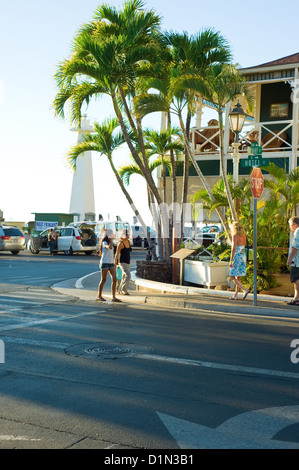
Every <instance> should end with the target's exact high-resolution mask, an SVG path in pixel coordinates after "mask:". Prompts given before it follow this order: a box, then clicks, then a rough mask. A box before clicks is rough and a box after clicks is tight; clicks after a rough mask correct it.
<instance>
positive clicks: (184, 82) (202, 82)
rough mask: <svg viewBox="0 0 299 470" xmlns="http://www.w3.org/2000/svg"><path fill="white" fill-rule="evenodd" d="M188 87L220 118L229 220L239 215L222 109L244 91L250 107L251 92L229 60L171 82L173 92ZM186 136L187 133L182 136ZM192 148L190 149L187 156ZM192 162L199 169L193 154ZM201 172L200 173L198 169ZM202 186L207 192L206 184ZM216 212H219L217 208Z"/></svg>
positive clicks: (223, 172)
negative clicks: (227, 162) (229, 176)
mask: <svg viewBox="0 0 299 470" xmlns="http://www.w3.org/2000/svg"><path fill="white" fill-rule="evenodd" d="M181 89H187V90H192V91H193V92H194V93H198V94H199V95H200V96H203V97H204V98H206V99H207V100H209V101H210V102H212V103H213V104H214V105H215V107H216V109H217V112H218V121H219V140H220V172H221V176H222V179H223V182H224V185H225V190H226V194H227V199H228V203H229V207H230V210H231V215H232V220H233V221H237V220H238V215H237V211H236V209H235V206H234V202H233V198H232V195H231V191H230V188H229V184H228V181H227V175H226V169H225V164H224V147H223V136H224V126H223V112H224V109H225V106H226V104H227V103H229V102H231V101H232V100H233V99H235V98H236V97H238V96H240V95H245V96H246V98H247V101H248V105H249V106H250V107H252V105H253V99H252V97H251V95H250V92H249V88H248V85H247V83H246V82H245V78H244V77H243V76H242V75H240V73H239V72H238V70H237V68H236V66H234V65H232V64H216V65H213V66H212V67H209V68H208V69H207V73H206V75H205V76H204V77H202V76H201V75H199V74H194V73H189V74H185V76H182V77H180V80H178V81H177V82H176V83H175V84H174V91H173V92H174V93H175V92H176V90H181ZM185 138H187V136H185ZM191 155H192V152H191V151H190V156H191ZM191 158H192V162H193V164H194V166H195V168H196V170H197V172H198V173H199V171H198V165H197V163H196V161H194V160H195V159H194V157H192V156H191ZM199 175H200V173H199ZM205 188H206V189H207V191H208V192H209V190H208V188H207V186H206V185H205ZM218 214H219V212H218Z"/></svg>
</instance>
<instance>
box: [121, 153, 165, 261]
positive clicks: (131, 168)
mask: <svg viewBox="0 0 299 470" xmlns="http://www.w3.org/2000/svg"><path fill="white" fill-rule="evenodd" d="M161 163H162V162H161V157H157V158H155V160H151V161H150V162H149V168H150V171H151V172H153V171H155V170H156V169H157V168H158V167H159V166H161ZM164 164H165V165H166V166H167V168H168V170H169V172H171V166H170V164H169V162H168V161H166V162H164ZM118 174H119V176H120V178H121V179H122V181H123V182H124V183H125V184H126V185H127V186H128V185H129V184H130V179H131V177H132V176H133V175H140V176H143V175H142V173H141V171H140V168H139V167H138V165H136V163H135V162H134V161H133V162H132V163H130V164H126V165H122V166H121V167H120V168H118ZM147 194H148V206H149V208H150V212H151V214H152V216H153V219H154V220H155V221H156V224H155V225H156V228H157V236H158V247H159V257H160V258H161V259H163V258H164V246H163V240H162V235H161V224H160V222H159V217H158V212H157V210H156V205H155V203H154V201H155V199H154V197H153V194H152V192H151V190H150V188H149V186H148V185H147ZM153 255H154V258H156V254H155V252H154V251H153Z"/></svg>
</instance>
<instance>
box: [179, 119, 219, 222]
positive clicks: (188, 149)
mask: <svg viewBox="0 0 299 470" xmlns="http://www.w3.org/2000/svg"><path fill="white" fill-rule="evenodd" d="M179 122H180V126H181V129H182V132H183V136H184V141H185V146H186V150H187V154H188V156H189V158H190V159H191V161H192V163H193V166H194V168H195V170H196V172H197V174H198V176H199V178H200V180H201V182H202V184H203V186H204V188H205V190H206V191H207V193H208V195H209V197H210V199H211V201H212V202H215V198H214V195H213V193H212V191H211V188H210V186H209V185H208V183H207V181H206V179H205V177H204V175H203V173H202V171H201V169H200V168H199V166H198V164H197V161H196V160H195V158H194V155H193V153H192V151H191V148H190V144H189V139H188V136H187V133H186V129H185V126H184V123H183V120H182V116H181V113H179ZM215 210H216V212H217V215H218V217H219V219H220V220H221V223H222V225H223V227H226V220H225V217H224V215H223V214H222V212H221V210H219V209H218V208H216V209H215Z"/></svg>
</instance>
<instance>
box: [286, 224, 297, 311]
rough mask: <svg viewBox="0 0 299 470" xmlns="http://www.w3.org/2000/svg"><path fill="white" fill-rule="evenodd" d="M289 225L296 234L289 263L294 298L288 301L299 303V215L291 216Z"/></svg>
mask: <svg viewBox="0 0 299 470" xmlns="http://www.w3.org/2000/svg"><path fill="white" fill-rule="evenodd" d="M289 226H290V230H292V231H293V232H294V236H293V238H292V240H291V242H290V249H289V257H288V260H287V265H288V266H290V280H291V282H293V283H294V298H293V299H292V300H291V301H290V302H287V303H288V305H299V217H291V218H290V220H289Z"/></svg>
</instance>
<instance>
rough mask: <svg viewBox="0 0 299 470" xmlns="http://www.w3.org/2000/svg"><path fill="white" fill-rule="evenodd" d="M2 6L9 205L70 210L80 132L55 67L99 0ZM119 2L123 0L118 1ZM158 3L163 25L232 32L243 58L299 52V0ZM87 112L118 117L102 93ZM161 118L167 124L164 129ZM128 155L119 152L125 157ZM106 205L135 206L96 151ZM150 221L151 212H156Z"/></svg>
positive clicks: (9, 214) (0, 96) (3, 158)
mask: <svg viewBox="0 0 299 470" xmlns="http://www.w3.org/2000/svg"><path fill="white" fill-rule="evenodd" d="M0 2H1V10H0V12H1V14H0V57H1V62H0V162H1V167H0V175H1V181H0V209H2V210H3V211H4V217H5V218H6V220H7V221H9V220H14V221H17V220H20V221H25V222H28V221H29V220H34V216H33V215H32V214H31V213H32V212H69V203H70V195H71V184H72V172H71V170H70V169H69V168H68V167H67V164H66V158H65V155H66V152H67V150H68V149H69V147H70V146H71V145H73V144H74V143H75V142H76V140H77V136H76V133H74V132H71V131H70V126H69V123H67V122H64V121H62V120H60V119H58V118H55V117H54V114H53V111H52V109H51V103H52V101H53V98H54V96H55V93H56V88H55V82H54V79H53V75H54V73H55V69H56V66H57V65H58V63H59V62H60V61H61V60H63V59H64V58H67V57H68V56H69V53H70V45H71V42H72V37H73V35H74V34H75V32H76V31H77V30H78V28H79V27H80V26H81V25H82V24H83V23H85V22H88V21H89V20H90V19H91V18H92V15H93V12H94V10H95V9H96V8H97V7H98V6H99V5H100V4H101V3H103V2H100V1H98V0H84V2H82V0H51V2H41V1H40V0H27V1H26V2H25V1H24V0H11V1H10V2H5V1H4V0H0ZM109 4H111V5H115V6H116V7H118V6H121V5H122V4H123V2H122V1H119V0H114V1H110V2H109ZM146 5H147V7H148V8H153V9H155V10H156V12H157V13H159V14H160V16H162V17H163V23H162V24H163V28H164V29H165V30H174V31H178V32H182V31H187V32H188V33H189V34H193V33H196V32H198V31H200V30H201V29H203V28H206V27H214V28H215V29H216V30H218V31H220V32H221V34H222V35H223V36H224V37H225V38H226V39H227V40H228V42H229V43H230V45H231V47H232V51H233V54H234V60H235V62H237V63H239V64H240V66H242V67H247V66H251V65H258V64H261V63H264V62H268V61H271V60H274V59H278V58H280V57H284V56H287V55H290V54H293V53H296V52H299V44H298V17H299V15H298V13H299V6H298V5H299V4H298V2H297V0H296V1H295V0H289V1H288V2H287V3H286V4H283V3H282V2H278V1H277V0H274V1H271V2H270V1H264V2H261V1H257V0H252V1H251V2H236V1H230V0H227V1H226V2H223V0H214V1H211V2H208V1H206V0H205V1H203V0H186V1H185V2H183V1H178V0H148V1H147V2H146ZM87 114H88V115H89V116H90V117H91V119H95V120H97V121H100V122H101V121H102V120H103V119H104V118H106V117H109V116H110V115H111V110H110V107H109V106H108V104H107V103H106V102H104V101H101V100H100V101H97V102H96V103H94V104H92V105H91V106H90V109H89V110H88V111H87ZM159 124H160V123H159V122H157V128H159ZM124 159H125V153H122V155H119V156H118V160H117V161H119V163H122V162H123V161H124ZM93 167H94V186H95V201H96V213H97V214H98V213H102V214H103V215H104V217H107V215H108V214H109V216H110V218H114V217H115V215H120V216H121V217H122V218H123V219H128V220H129V221H130V222H131V221H132V216H133V213H132V211H131V209H130V208H129V206H128V205H127V203H126V201H125V200H124V199H123V197H122V193H121V192H120V190H119V189H118V187H117V185H116V183H115V180H114V176H113V174H112V173H111V170H110V168H109V166H108V165H107V163H106V162H105V159H104V158H103V157H98V156H97V155H95V156H94V157H93ZM129 190H130V192H131V193H132V196H133V199H135V200H136V205H137V206H138V209H139V210H140V211H144V212H146V205H147V198H146V191H145V186H144V183H143V182H142V181H141V178H140V177H136V179H132V182H131V185H130V188H129ZM148 221H149V219H148Z"/></svg>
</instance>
